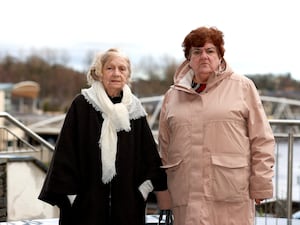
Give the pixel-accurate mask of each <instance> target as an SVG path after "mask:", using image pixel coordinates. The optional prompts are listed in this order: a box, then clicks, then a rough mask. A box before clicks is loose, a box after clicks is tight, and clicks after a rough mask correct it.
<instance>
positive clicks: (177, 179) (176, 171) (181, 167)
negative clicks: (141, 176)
mask: <svg viewBox="0 0 300 225" xmlns="http://www.w3.org/2000/svg"><path fill="white" fill-rule="evenodd" d="M163 168H165V169H166V172H167V176H168V189H169V191H170V194H171V198H172V203H173V206H174V207H176V206H180V205H185V204H187V201H188V176H187V174H186V169H187V168H186V166H185V163H184V161H183V160H182V159H181V160H179V161H177V162H175V163H172V164H167V165H164V166H163Z"/></svg>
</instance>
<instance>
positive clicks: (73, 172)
mask: <svg viewBox="0 0 300 225" xmlns="http://www.w3.org/2000/svg"><path fill="white" fill-rule="evenodd" d="M74 105H75V103H74V102H73V103H72V105H71V106H70V109H69V111H68V112H67V114H66V117H65V121H64V124H63V126H62V129H61V132H60V134H59V137H58V140H57V143H56V146H55V150H54V153H53V157H52V160H51V163H50V166H49V169H48V172H47V175H46V179H45V181H44V184H43V187H42V190H41V193H40V195H39V197H38V198H39V199H40V200H42V201H45V202H47V203H49V204H51V205H57V206H59V207H60V206H62V205H65V204H69V201H68V198H67V195H68V194H69V195H71V194H76V192H77V188H78V187H77V184H78V182H77V181H76V179H78V171H77V168H78V163H77V157H76V152H77V150H76V148H77V146H78V145H77V144H76V140H78V137H77V136H76V135H77V133H76V130H77V128H76V124H77V123H76V121H77V119H78V118H76V117H77V116H76V115H77V113H76V107H75V106H74Z"/></svg>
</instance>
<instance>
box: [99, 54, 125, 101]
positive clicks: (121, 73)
mask: <svg viewBox="0 0 300 225" xmlns="http://www.w3.org/2000/svg"><path fill="white" fill-rule="evenodd" d="M128 78H129V69H128V64H127V62H126V60H125V59H123V58H122V57H118V56H116V57H112V58H111V59H110V60H108V61H107V62H106V63H105V64H104V65H103V68H102V83H103V86H104V89H105V91H106V92H107V93H108V95H109V96H111V97H115V96H118V95H119V94H120V92H121V91H122V89H123V87H124V85H125V84H126V83H127V81H128Z"/></svg>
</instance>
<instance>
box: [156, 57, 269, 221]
mask: <svg viewBox="0 0 300 225" xmlns="http://www.w3.org/2000/svg"><path fill="white" fill-rule="evenodd" d="M192 77H193V73H192V71H191V70H190V69H189V68H188V66H187V62H184V63H183V64H182V66H181V67H180V68H179V69H178V71H177V73H176V74H175V77H174V82H175V83H174V85H173V86H172V87H171V88H170V89H169V90H168V92H167V93H166V94H165V98H164V102H163V105H162V108H161V114H160V123H159V151H160V154H161V157H162V160H163V165H164V167H165V168H166V169H167V175H168V187H169V191H170V193H171V198H172V210H173V213H174V217H175V220H174V222H175V225H252V224H254V217H255V205H254V199H256V198H257V199H266V198H272V197H273V183H272V177H273V175H274V171H273V165H274V145H275V141H274V136H273V133H272V129H271V127H270V125H269V122H268V120H267V117H266V115H265V112H264V109H263V106H262V103H261V100H260V97H259V94H258V92H257V89H256V87H255V85H254V83H253V82H252V81H251V80H250V79H248V78H246V77H245V76H242V75H238V74H236V73H234V72H233V71H232V70H231V69H230V68H227V69H226V71H225V72H224V73H222V74H220V75H218V76H217V75H216V76H212V77H211V78H210V79H209V81H208V83H207V87H206V89H205V90H204V91H203V92H202V93H200V94H198V93H196V92H195V91H194V90H193V89H191V81H192Z"/></svg>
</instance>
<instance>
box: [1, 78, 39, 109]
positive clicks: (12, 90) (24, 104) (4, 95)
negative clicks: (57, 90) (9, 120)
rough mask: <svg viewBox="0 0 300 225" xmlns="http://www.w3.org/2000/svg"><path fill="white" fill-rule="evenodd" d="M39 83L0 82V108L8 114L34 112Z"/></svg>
mask: <svg viewBox="0 0 300 225" xmlns="http://www.w3.org/2000/svg"><path fill="white" fill-rule="evenodd" d="M39 92H40V85H39V84H38V83H36V82H34V81H22V82H19V83H16V84H13V83H0V110H1V111H4V112H8V113H10V114H22V113H35V112H36V111H37V100H38V95H39Z"/></svg>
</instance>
